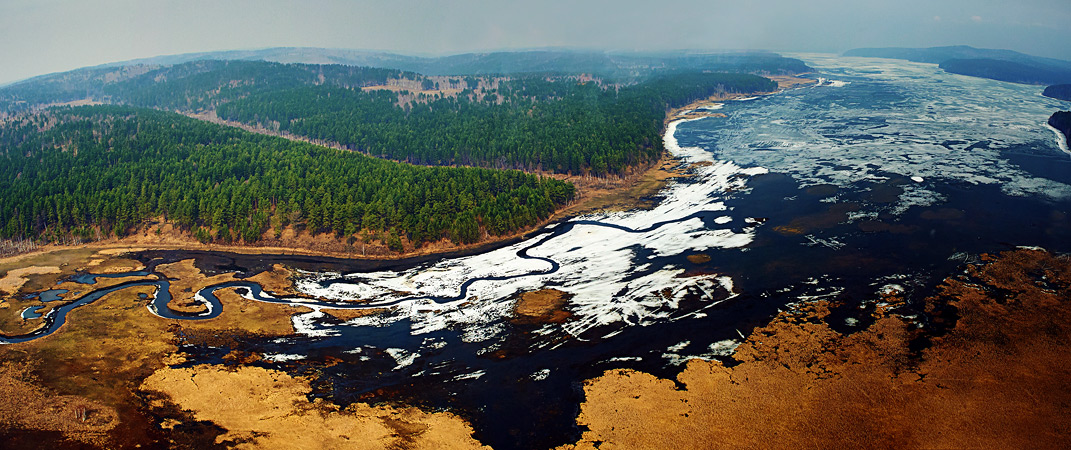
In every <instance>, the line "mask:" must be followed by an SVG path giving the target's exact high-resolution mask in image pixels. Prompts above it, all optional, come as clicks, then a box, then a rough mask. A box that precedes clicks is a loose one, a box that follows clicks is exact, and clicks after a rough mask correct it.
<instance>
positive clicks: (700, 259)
mask: <svg viewBox="0 0 1071 450" xmlns="http://www.w3.org/2000/svg"><path fill="white" fill-rule="evenodd" d="M685 258H688V262H690V263H692V264H706V263H708V262H710V255H708V254H706V253H696V254H693V255H688V256H685Z"/></svg>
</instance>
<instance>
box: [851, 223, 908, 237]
mask: <svg viewBox="0 0 1071 450" xmlns="http://www.w3.org/2000/svg"><path fill="white" fill-rule="evenodd" d="M856 226H858V227H859V230H860V231H862V232H864V233H878V232H887V233H893V234H911V233H914V232H916V231H918V227H917V226H914V225H904V224H899V223H886V222H879V221H877V220H861V221H859V223H858V224H857V225H856Z"/></svg>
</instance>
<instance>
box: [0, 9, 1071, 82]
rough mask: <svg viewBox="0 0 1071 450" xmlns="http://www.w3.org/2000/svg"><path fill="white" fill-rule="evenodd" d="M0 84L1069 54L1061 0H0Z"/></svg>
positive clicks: (1070, 36) (1069, 33)
mask: <svg viewBox="0 0 1071 450" xmlns="http://www.w3.org/2000/svg"><path fill="white" fill-rule="evenodd" d="M0 42H2V43H3V45H2V46H0V47H2V49H0V84H3V83H8V82H12V81H16V80H20V79H25V78H28V77H32V76H36V75H41V74H45V73H51V72H59V71H66V70H71V69H75V68H79V67H85V66H92V65H97V64H103V63H108V62H116V61H123V60H129V59H135V58H144V57H152V56H159V55H169V54H179V53H190V52H204V51H215V50H239V49H260V48H268V47H327V48H348V49H362V50H382V51H391V52H396V53H403V54H411V55H442V54H453V53H464V52H472V51H489V50H505V49H519V48H543V47H567V48H586V49H611V50H662V49H700V50H707V49H710V50H723V49H730V50H744V49H747V50H760V49H762V50H772V51H784V52H835V53H839V52H843V51H845V50H849V49H852V48H857V47H893V46H899V47H930V46H939V45H959V44H965V45H971V46H975V47H984V48H1007V49H1012V50H1018V51H1021V52H1024V53H1030V54H1034V55H1039V56H1048V57H1054V58H1060V59H1066V60H1071V45H1068V43H1069V42H1071V2H1069V1H1068V0H1017V1H995V0H896V1H885V2H880V3H879V2H870V1H865V0H864V1H860V0H807V1H801V0H791V1H784V0H763V1H751V0H731V1H725V0H674V1H637V0H606V1H604V0H590V1H588V0H526V1H513V0H497V1H472V0H454V1H441V0H439V1H436V0H424V1H415V0H305V1H282V0H256V1H251V0H212V1H201V0H182V1H169V0H164V1H153V0H137V1H135V0H0Z"/></svg>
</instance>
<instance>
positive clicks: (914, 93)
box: [702, 54, 1071, 214]
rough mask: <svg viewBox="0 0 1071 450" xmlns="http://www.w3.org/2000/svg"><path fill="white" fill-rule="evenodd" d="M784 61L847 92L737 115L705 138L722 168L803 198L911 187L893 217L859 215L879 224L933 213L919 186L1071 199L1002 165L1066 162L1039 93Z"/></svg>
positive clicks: (1065, 191) (869, 65)
mask: <svg viewBox="0 0 1071 450" xmlns="http://www.w3.org/2000/svg"><path fill="white" fill-rule="evenodd" d="M790 56H794V57H798V58H801V59H803V60H804V61H805V62H807V64H808V65H810V66H812V67H815V68H817V69H818V71H819V72H822V73H824V74H828V75H827V76H831V77H837V78H841V79H845V81H839V82H838V81H836V80H826V79H822V82H821V86H822V87H823V88H824V87H826V86H829V87H837V88H838V89H835V90H830V89H817V90H813V91H802V90H796V91H792V92H791V93H788V94H786V95H779V96H774V97H769V98H767V101H762V102H751V103H750V104H749V105H748V107H747V108H738V109H735V110H733V111H732V112H730V113H729V118H728V119H727V121H726V122H724V123H725V124H726V125H727V126H725V127H723V128H721V129H719V130H716V131H715V133H714V134H708V135H704V136H702V137H703V138H704V139H703V140H704V141H706V142H710V143H711V144H710V145H711V149H710V150H712V151H713V152H714V153H715V154H716V155H718V157H719V158H720V159H726V160H731V161H734V162H735V163H737V164H740V165H744V166H762V167H766V168H768V169H769V170H770V171H771V172H775V173H784V174H788V175H790V176H792V177H793V178H794V179H795V180H796V181H798V182H800V183H801V184H802V185H803V186H809V185H816V184H825V183H829V184H834V185H838V186H848V185H851V184H852V183H855V182H860V181H878V182H880V181H884V180H886V179H887V177H888V176H889V175H890V174H891V175H899V176H902V177H905V178H911V179H912V180H914V181H916V182H917V183H918V184H915V186H913V188H914V189H913V192H912V193H911V194H910V195H905V196H902V197H901V199H900V201H899V202H897V203H896V204H894V205H865V208H871V209H872V210H873V211H875V212H889V213H893V214H899V213H902V212H903V211H905V210H907V209H908V208H910V207H912V206H923V205H929V204H932V202H933V201H940V197H939V196H937V195H936V194H935V193H934V192H933V189H934V187H935V186H933V185H932V184H930V183H922V182H923V181H938V182H940V183H946V182H953V183H962V184H968V185H970V184H973V185H982V184H988V185H996V186H999V187H1000V188H1001V190H1002V191H1003V192H1004V193H1006V194H1008V195H1014V196H1039V197H1049V198H1053V199H1064V200H1066V199H1069V198H1071V186H1068V185H1067V184H1063V183H1060V182H1057V181H1053V180H1050V179H1046V178H1041V177H1036V176H1033V175H1031V174H1029V173H1027V172H1025V171H1023V170H1021V169H1020V168H1019V167H1018V166H1016V165H1015V164H1013V163H1011V162H1009V161H1008V160H1007V159H1005V158H1004V157H1003V156H1002V155H1001V151H1002V150H1006V149H1010V148H1014V147H1017V146H1022V145H1024V144H1025V145H1028V146H1034V147H1035V148H1037V149H1040V151H1049V152H1052V154H1054V155H1057V154H1059V151H1060V150H1064V145H1060V144H1059V143H1060V140H1059V139H1058V140H1057V144H1056V145H1054V142H1053V139H1052V138H1051V135H1050V131H1046V128H1047V127H1046V126H1045V125H1044V124H1045V122H1046V120H1047V119H1048V116H1049V115H1050V114H1051V113H1052V111H1053V110H1054V109H1053V108H1055V107H1056V106H1058V103H1057V102H1056V101H1054V100H1052V99H1048V98H1045V97H1042V96H1040V95H1038V91H1039V89H1040V88H1038V87H1037V86H1026V85H1018V84H1013V83H1004V82H999V81H993V80H986V79H981V78H973V77H965V76H960V75H954V74H949V73H946V72H944V71H942V70H941V69H939V68H938V67H937V65H935V64H920V63H911V62H906V61H894V60H886V59H877V58H843V57H835V56H830V55H814V54H801V55H790ZM847 80H851V81H850V82H848V81H847ZM980 142H984V143H985V145H974V144H976V143H980ZM972 145H973V147H972ZM1057 145H1058V146H1059V148H1057ZM1046 148H1047V149H1049V150H1046ZM1064 151H1066V150H1064ZM924 191H925V192H924ZM879 210H880V211H879ZM863 212H870V211H863Z"/></svg>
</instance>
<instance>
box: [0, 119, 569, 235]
mask: <svg viewBox="0 0 1071 450" xmlns="http://www.w3.org/2000/svg"><path fill="white" fill-rule="evenodd" d="M0 149H2V151H3V154H2V155H0V158H2V159H3V161H2V162H0V226H2V228H0V234H2V235H3V237H5V238H15V237H19V238H33V237H41V238H45V239H59V238H60V237H69V236H71V235H74V236H78V237H81V238H84V239H90V240H91V239H96V238H99V237H101V235H102V234H103V235H110V234H115V235H120V236H121V235H124V234H125V233H128V232H130V231H132V230H134V229H136V227H137V226H138V225H140V224H143V223H144V222H145V221H147V220H149V219H152V218H157V217H162V218H164V219H166V220H167V221H169V222H171V223H174V224H177V225H178V226H179V227H181V228H182V229H186V230H189V231H190V232H191V233H193V234H194V235H196V236H197V237H198V238H199V239H201V240H202V241H210V240H214V241H222V242H244V243H252V242H256V241H258V240H260V239H262V238H265V237H270V236H271V235H272V229H274V230H275V231H276V233H278V232H279V231H281V230H282V229H283V228H284V227H287V226H295V227H297V228H298V229H302V228H303V229H305V230H306V231H307V232H308V233H321V232H330V233H334V234H336V235H337V236H340V237H346V236H351V237H365V238H366V239H381V240H382V241H383V242H385V243H386V244H388V245H389V246H390V247H391V248H392V249H394V250H402V249H403V248H404V247H405V241H408V242H409V243H410V247H408V248H412V247H419V246H421V245H422V244H424V243H426V242H430V241H436V240H439V239H441V238H449V239H452V240H454V241H455V242H475V241H476V240H477V239H478V238H479V237H480V235H481V233H483V232H487V233H489V234H491V235H500V234H504V233H508V232H511V231H514V230H518V229H522V228H526V227H530V226H532V225H533V224H536V223H537V222H538V221H539V220H540V219H545V218H547V217H548V216H549V215H550V214H551V213H552V212H553V211H554V209H555V208H556V207H557V206H560V205H563V204H565V203H566V202H568V201H569V200H570V199H571V198H572V197H573V186H572V185H571V184H568V183H564V182H560V181H557V180H553V179H544V178H540V177H537V176H534V175H530V174H525V173H522V172H517V171H502V170H487V169H476V168H445V167H419V166H412V165H408V164H402V163H397V162H391V161H384V160H379V159H374V158H369V157H366V156H364V155H360V154H357V153H354V152H347V151H341V150H334V149H328V148H324V147H320V146H315V145H312V144H307V143H302V142H294V141H290V140H286V139H282V138H276V137H270V136H263V135H258V134H253V133H249V132H245V131H242V130H239V129H236V128H232V127H225V126H220V125H215V124H211V123H206V122H203V121H198V120H194V119H190V118H186V117H183V116H181V115H178V114H173V113H167V112H161V111H154V110H148V109H134V108H128V107H116V106H94V107H79V108H59V109H50V110H46V111H43V112H40V113H37V114H33V115H24V116H21V117H19V118H16V119H11V120H8V121H6V122H4V123H3V125H2V126H0Z"/></svg>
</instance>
